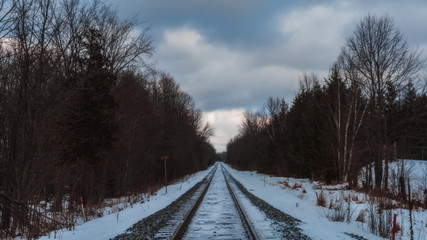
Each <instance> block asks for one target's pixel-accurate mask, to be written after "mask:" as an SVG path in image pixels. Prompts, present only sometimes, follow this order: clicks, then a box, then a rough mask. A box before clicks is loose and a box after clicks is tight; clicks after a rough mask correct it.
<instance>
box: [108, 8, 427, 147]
mask: <svg viewBox="0 0 427 240" xmlns="http://www.w3.org/2000/svg"><path fill="white" fill-rule="evenodd" d="M109 1H110V2H111V4H112V5H113V6H117V8H118V11H119V13H120V15H121V16H123V17H127V18H129V17H133V16H136V15H137V18H138V19H139V20H141V21H143V22H145V23H146V24H145V25H142V26H143V27H147V26H150V34H151V35H152V39H153V44H154V47H155V49H156V53H155V56H154V57H153V59H151V61H155V62H156V63H157V68H158V69H160V70H162V71H165V72H168V73H169V74H171V75H172V76H173V77H174V78H175V80H176V81H177V82H178V83H179V84H180V86H181V88H182V89H183V90H184V91H186V92H187V93H189V94H190V95H191V96H192V97H193V98H194V101H195V103H196V105H197V107H198V108H200V109H201V110H202V111H203V112H204V116H205V119H206V120H207V121H208V122H209V123H210V124H211V125H212V126H213V127H214V128H215V136H214V137H212V139H211V142H212V144H213V145H214V146H215V148H216V149H217V151H223V150H225V148H226V144H227V142H228V140H229V139H230V138H231V137H233V136H235V135H236V134H237V132H238V126H239V124H240V121H241V118H242V114H243V112H244V111H245V110H250V109H259V108H260V107H261V106H262V105H263V104H264V102H265V101H266V99H267V97H268V96H273V97H284V98H285V100H286V101H288V102H291V101H292V99H293V97H294V95H295V94H296V92H297V90H298V78H299V77H300V76H301V75H302V74H303V73H312V72H313V73H316V74H317V75H318V76H319V77H320V78H323V77H326V75H327V72H328V68H329V67H330V66H331V64H332V63H333V62H334V61H335V60H336V59H337V56H338V55H339V52H340V49H341V47H342V46H343V44H344V42H345V39H346V38H347V37H348V36H349V34H351V33H352V32H353V31H354V29H355V26H356V24H357V23H358V22H359V21H360V20H361V19H362V18H363V17H365V16H366V15H367V14H372V15H377V16H383V15H388V16H390V17H392V18H393V19H394V21H395V25H396V26H397V28H399V29H400V31H402V32H403V34H404V35H405V36H406V38H407V40H408V43H409V44H410V46H412V47H418V48H419V49H420V50H424V53H423V55H424V56H427V54H426V53H425V52H426V51H427V27H426V26H427V25H426V24H427V1H425V0H420V1H392V0H384V1H370V0H365V1H363V0H355V1H341V0H337V1H320V0H319V1H315V0H312V1H308V0H306V1H284V0H263V1H261V0H259V1H255V0H168V1H166V0H120V1H117V0H109Z"/></svg>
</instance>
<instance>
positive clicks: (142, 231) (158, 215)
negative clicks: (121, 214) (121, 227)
mask: <svg viewBox="0 0 427 240" xmlns="http://www.w3.org/2000/svg"><path fill="white" fill-rule="evenodd" d="M211 173H212V172H210V173H209V174H208V175H207V176H206V177H205V178H203V180H202V181H200V182H198V183H196V185H194V186H193V187H192V188H190V190H188V191H187V192H186V193H184V194H183V195H182V196H181V197H179V198H178V199H177V200H175V201H173V202H172V203H171V204H169V205H168V206H167V207H166V208H164V209H162V210H159V211H157V212H155V213H154V214H152V215H150V216H148V217H146V218H144V219H142V220H141V221H139V222H137V223H135V224H134V225H133V226H132V227H130V228H128V229H127V230H126V232H124V233H123V234H120V235H118V236H116V237H115V238H113V240H119V239H124V240H130V239H132V240H133V239H155V235H156V234H157V233H158V232H159V230H160V229H161V228H163V227H164V226H165V225H166V223H167V222H168V220H169V219H171V218H172V216H174V215H175V214H176V213H177V212H178V211H179V210H180V209H181V207H182V206H183V205H184V204H185V203H186V202H188V201H189V200H190V198H191V197H192V196H193V194H194V192H196V191H197V190H198V189H199V188H200V187H202V186H204V185H205V184H206V183H207V181H208V177H209V176H210V175H211Z"/></svg>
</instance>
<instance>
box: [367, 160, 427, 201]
mask: <svg viewBox="0 0 427 240" xmlns="http://www.w3.org/2000/svg"><path fill="white" fill-rule="evenodd" d="M384 166H385V163H384V162H383V179H384V178H385V171H384ZM371 174H372V179H375V170H374V166H373V165H372V166H371ZM365 176H366V169H365V168H363V169H362V171H361V174H360V176H359V182H360V183H362V181H364V180H365ZM400 177H404V178H405V179H406V178H409V180H410V185H411V192H412V193H413V195H414V198H415V199H416V200H423V199H424V194H427V193H425V191H427V161H420V160H411V159H399V160H398V161H396V162H390V163H389V175H388V179H389V180H388V183H389V184H388V186H389V189H390V190H391V191H394V190H397V189H398V188H399V178H400ZM405 184H407V182H405Z"/></svg>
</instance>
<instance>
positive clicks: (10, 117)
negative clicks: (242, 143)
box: [0, 0, 215, 237]
mask: <svg viewBox="0 0 427 240" xmlns="http://www.w3.org/2000/svg"><path fill="white" fill-rule="evenodd" d="M153 54H154V48H153V44H152V40H151V37H150V34H149V27H148V26H146V25H144V24H140V23H139V22H138V21H136V20H133V19H121V18H119V16H118V13H117V11H116V10H114V9H113V8H111V7H110V6H108V5H106V4H105V3H103V2H101V1H93V2H92V3H85V2H84V1H78V0H65V1H59V0H22V1H10V0H1V1H0V61H1V63H0V208H1V209H0V212H1V217H0V230H1V232H0V237H1V236H8V235H9V236H14V235H15V233H19V232H26V231H31V232H32V233H34V234H35V235H32V236H33V237H35V236H37V234H43V231H44V230H43V229H41V228H42V227H46V226H45V225H49V224H53V223H55V222H57V221H59V220H58V219H53V220H52V219H51V218H48V217H46V216H43V215H42V214H40V213H39V212H37V211H35V209H36V206H38V203H40V202H44V203H45V204H46V203H49V204H50V205H51V206H52V210H53V211H58V212H61V211H62V210H63V208H67V212H68V215H67V216H70V217H71V218H72V213H73V212H75V211H77V208H78V207H79V205H78V203H79V199H80V198H83V201H84V204H85V206H91V205H96V204H97V203H99V202H102V201H103V200H104V199H106V198H111V197H119V196H123V195H129V194H132V193H140V192H144V191H149V190H150V189H153V188H154V189H155V188H156V187H158V186H161V185H163V184H164V178H165V176H164V175H165V173H164V162H163V161H161V160H160V157H161V156H165V155H167V156H169V160H168V168H167V171H168V172H167V177H168V180H169V181H173V180H174V179H177V178H180V177H182V176H184V175H187V174H190V173H194V172H196V171H199V170H201V169H206V168H207V167H208V165H210V164H212V162H213V160H214V157H215V150H214V148H213V146H212V145H211V144H210V142H209V137H210V136H211V135H212V133H213V130H212V128H211V127H210V126H209V125H207V124H205V123H204V121H203V119H202V114H201V112H200V110H198V109H197V108H196V106H195V103H194V102H193V100H192V98H191V96H189V95H188V94H187V93H185V92H184V91H183V90H182V89H180V87H179V85H178V84H177V83H176V82H175V81H174V79H173V77H172V76H170V75H169V74H167V73H164V72H161V71H158V70H156V69H155V66H153V65H152V64H150V61H149V59H150V57H151V56H152V55H153ZM29 206H30V207H29ZM31 206H32V207H31ZM41 222H45V223H44V224H42V223H41ZM48 227H49V226H48ZM47 231H48V230H47Z"/></svg>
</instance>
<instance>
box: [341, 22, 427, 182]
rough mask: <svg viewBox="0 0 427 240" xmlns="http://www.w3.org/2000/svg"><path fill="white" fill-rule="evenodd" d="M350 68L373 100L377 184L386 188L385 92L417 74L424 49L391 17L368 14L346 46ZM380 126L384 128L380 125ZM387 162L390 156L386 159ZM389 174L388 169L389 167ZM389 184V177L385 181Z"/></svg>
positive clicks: (344, 48) (345, 60)
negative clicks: (415, 46) (411, 41)
mask: <svg viewBox="0 0 427 240" xmlns="http://www.w3.org/2000/svg"><path fill="white" fill-rule="evenodd" d="M342 57H343V63H344V65H345V66H346V68H349V69H354V71H355V73H356V74H357V75H358V76H359V77H358V78H357V79H356V80H357V81H358V82H359V86H361V87H362V91H363V93H364V94H365V96H366V97H367V98H368V99H369V100H370V108H369V111H370V114H369V115H370V116H371V119H370V125H369V126H370V129H371V131H372V132H373V136H372V139H371V144H373V146H375V147H374V148H375V150H374V152H373V153H374V163H375V186H376V187H382V176H383V172H382V160H383V159H384V158H386V156H385V154H384V153H385V152H387V148H388V147H389V145H390V144H389V143H388V137H387V121H386V119H387V116H386V114H385V93H386V87H387V83H392V84H393V85H395V86H396V87H397V88H398V89H401V88H402V87H403V86H405V85H406V83H407V82H408V81H410V80H412V79H414V78H416V77H417V74H418V72H419V71H420V69H421V68H422V66H423V64H424V61H423V60H421V58H420V52H418V51H417V50H411V49H410V48H409V46H408V44H407V42H406V40H405V39H404V37H403V34H402V33H401V32H400V31H399V30H398V29H397V28H396V27H395V25H394V23H393V20H392V19H391V18H390V17H388V16H385V17H380V18H379V17H376V16H371V15H368V16H367V17H366V18H364V19H363V20H362V21H361V22H360V23H359V24H358V25H357V27H356V30H355V31H354V33H353V34H352V35H351V36H350V37H349V38H348V39H347V41H346V44H345V46H344V47H343V49H342ZM379 126H380V127H379ZM385 160H386V165H387V163H388V159H387V158H386V159H385ZM385 171H386V175H387V172H388V169H387V168H386V169H385ZM384 185H385V187H386V186H387V178H386V179H385V182H384Z"/></svg>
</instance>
